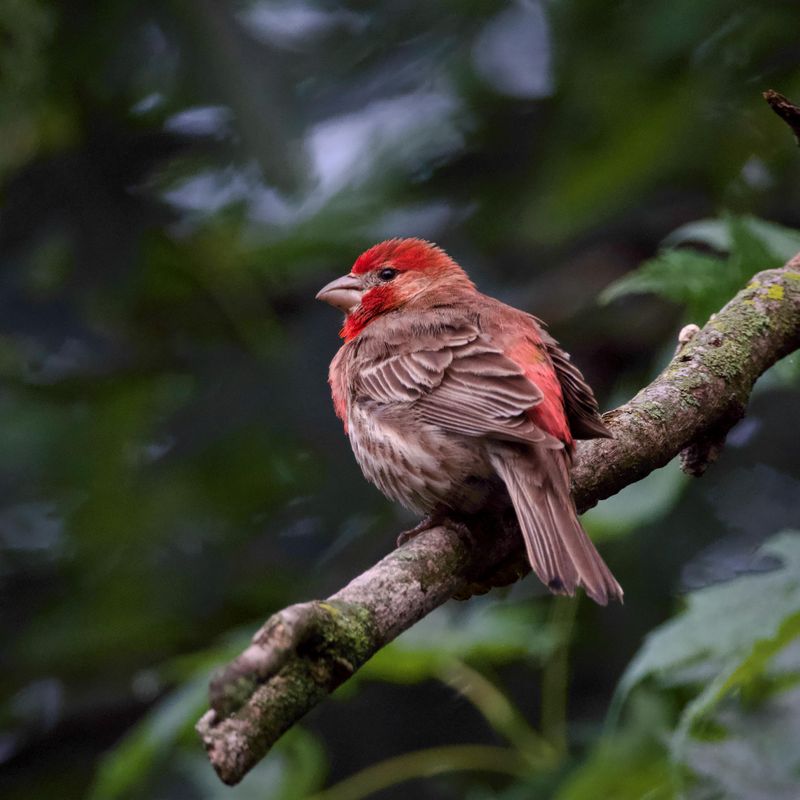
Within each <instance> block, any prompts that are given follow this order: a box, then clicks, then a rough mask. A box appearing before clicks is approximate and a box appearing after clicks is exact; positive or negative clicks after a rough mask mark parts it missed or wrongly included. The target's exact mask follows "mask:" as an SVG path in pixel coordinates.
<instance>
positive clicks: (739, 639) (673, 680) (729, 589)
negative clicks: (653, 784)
mask: <svg viewBox="0 0 800 800" xmlns="http://www.w3.org/2000/svg"><path fill="white" fill-rule="evenodd" d="M761 552H762V553H764V554H765V555H771V556H775V557H777V558H779V559H780V560H781V561H782V562H783V563H782V566H781V567H779V568H778V569H775V570H773V571H771V572H762V573H758V574H749V575H742V576H740V577H738V578H736V579H734V580H732V581H728V582H726V583H723V584H719V585H715V586H709V587H706V588H704V589H700V590H699V591H696V592H692V593H691V594H690V595H689V596H688V598H687V607H686V610H685V611H684V612H683V613H682V614H681V615H680V616H678V617H677V618H675V619H673V620H671V621H670V622H668V623H666V624H665V625H662V626H661V627H660V628H657V629H656V630H655V631H654V632H652V633H651V634H650V635H649V636H648V637H647V639H646V640H645V643H644V646H643V647H642V649H641V650H640V651H639V653H638V655H637V656H636V657H635V658H634V660H633V661H632V662H631V664H630V666H629V667H628V669H627V670H626V672H625V675H624V676H623V678H622V681H621V682H620V685H619V689H618V696H617V700H618V701H620V700H622V699H624V697H625V696H626V695H627V694H628V693H629V692H630V690H631V689H632V688H633V687H634V686H635V685H637V684H638V683H640V682H641V681H643V680H644V679H645V678H648V677H652V678H654V679H655V680H656V681H658V682H659V683H661V684H662V685H666V686H674V685H693V684H697V683H701V682H703V681H706V680H711V679H713V678H715V677H717V676H719V675H720V674H721V672H723V671H725V670H728V669H730V670H734V672H731V676H733V675H734V674H736V673H735V670H738V669H743V668H746V665H747V664H748V663H749V662H748V661H747V659H748V658H750V657H751V656H752V653H753V648H754V647H755V645H756V643H757V642H760V641H762V640H764V641H768V640H770V639H772V638H773V637H776V636H778V634H779V631H781V629H782V626H783V625H784V624H787V620H789V619H790V618H792V615H794V614H795V613H796V612H797V609H798V608H800V533H798V532H797V531H786V532H784V533H781V534H778V535H777V536H775V537H773V538H772V539H771V540H770V541H769V542H768V543H767V544H765V545H764V546H763V547H762V549H761ZM726 680H727V679H726Z"/></svg>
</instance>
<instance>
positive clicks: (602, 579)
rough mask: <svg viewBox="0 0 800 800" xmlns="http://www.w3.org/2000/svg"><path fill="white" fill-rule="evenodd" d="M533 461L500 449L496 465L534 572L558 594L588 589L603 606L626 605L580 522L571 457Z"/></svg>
mask: <svg viewBox="0 0 800 800" xmlns="http://www.w3.org/2000/svg"><path fill="white" fill-rule="evenodd" d="M537 449H538V448H537ZM532 455H533V454H531V453H526V454H524V455H523V454H522V453H521V452H520V451H519V450H513V449H512V448H510V447H507V446H506V447H502V446H498V447H495V448H494V450H493V451H492V454H491V461H492V466H493V467H494V468H495V470H496V471H497V474H498V475H499V476H500V477H501V478H502V480H503V482H504V483H505V485H506V488H507V489H508V494H509V496H510V497H511V502H512V504H513V506H514V510H515V511H516V513H517V519H518V520H519V525H520V528H521V530H522V535H523V538H524V540H525V549H526V550H527V552H528V560H529V561H530V564H531V566H532V567H533V570H534V572H535V573H536V574H537V575H538V576H539V579H540V580H541V581H542V582H543V583H544V584H545V585H546V586H547V587H549V589H550V590H551V591H553V592H555V593H556V594H570V595H571V594H574V593H575V588H576V587H577V586H583V587H584V589H585V590H586V594H588V595H589V597H591V598H592V600H594V601H595V602H596V603H600V605H606V603H608V601H609V600H612V599H615V600H622V588H621V587H620V585H619V584H618V583H617V581H616V580H615V579H614V576H613V575H612V574H611V570H609V568H608V567H607V566H606V564H605V562H604V561H603V559H602V557H601V556H600V554H599V553H598V552H597V550H596V548H595V546H594V545H593V544H592V542H591V540H590V539H589V537H588V536H587V535H586V532H585V531H584V530H583V528H582V527H581V524H580V522H579V521H578V515H577V513H576V511H575V505H574V504H573V502H572V498H571V497H570V494H569V467H568V464H569V461H568V459H569V456H568V454H567V453H566V452H564V451H562V452H553V451H552V450H541V449H539V452H538V453H536V454H535V455H533V457H531V456H532Z"/></svg>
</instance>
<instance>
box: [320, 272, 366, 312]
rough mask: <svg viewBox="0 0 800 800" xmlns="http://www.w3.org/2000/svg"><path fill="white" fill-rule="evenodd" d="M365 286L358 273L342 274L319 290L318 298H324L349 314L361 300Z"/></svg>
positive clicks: (326, 301)
mask: <svg viewBox="0 0 800 800" xmlns="http://www.w3.org/2000/svg"><path fill="white" fill-rule="evenodd" d="M363 292H364V287H363V286H362V284H361V278H359V277H358V276H357V275H342V277H341V278H337V279H336V280H335V281H331V282H330V283H329V284H328V285H327V286H323V287H322V289H320V290H319V291H318V292H317V300H322V301H323V302H325V303H328V304H329V305H332V306H333V307H334V308H338V309H340V310H341V311H344V313H345V314H349V313H350V312H351V311H352V310H353V309H354V308H355V307H356V306H357V305H358V304H359V303H360V302H361V295H362V294H363Z"/></svg>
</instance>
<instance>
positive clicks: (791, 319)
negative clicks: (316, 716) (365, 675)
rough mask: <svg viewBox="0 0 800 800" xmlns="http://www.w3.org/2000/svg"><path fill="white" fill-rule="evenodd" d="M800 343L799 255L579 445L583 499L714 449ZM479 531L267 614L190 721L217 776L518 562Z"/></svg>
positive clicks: (395, 556) (433, 537)
mask: <svg viewBox="0 0 800 800" xmlns="http://www.w3.org/2000/svg"><path fill="white" fill-rule="evenodd" d="M798 347H800V255H798V256H796V257H795V258H794V259H792V261H790V262H789V263H788V264H786V265H785V266H784V267H781V268H780V269H774V270H769V271H766V272H761V273H759V274H758V275H756V276H755V277H754V278H753V280H752V281H751V282H750V284H748V286H747V287H746V288H745V289H743V290H742V291H741V292H739V294H737V295H736V297H734V298H733V300H731V301H730V302H729V303H728V304H727V305H726V306H725V308H723V309H722V310H721V311H720V312H719V313H718V314H716V315H715V316H714V317H712V319H711V320H710V321H709V322H708V324H707V325H706V326H705V327H704V328H703V329H702V330H699V331H697V332H696V333H694V335H693V336H691V338H690V339H689V340H688V341H686V342H685V343H682V346H680V347H679V350H678V352H677V353H676V355H675V357H674V358H673V359H672V361H671V362H670V364H669V365H668V366H667V367H666V369H665V370H664V371H663V372H662V373H661V375H659V376H658V378H656V380H655V381H653V383H651V384H650V385H649V386H647V387H646V388H644V389H642V391H640V392H639V394H637V395H636V397H634V398H633V399H632V400H631V401H630V402H629V403H626V404H625V405H624V406H622V407H620V408H618V409H616V410H614V411H612V412H610V413H608V414H606V415H605V417H604V419H605V421H606V423H607V424H608V426H609V428H610V429H611V431H612V432H613V434H614V438H613V439H598V440H593V441H590V442H581V443H580V444H579V446H578V451H577V458H576V463H575V468H574V470H573V490H574V495H575V499H576V502H577V505H578V509H579V510H580V511H585V510H586V509H588V508H590V507H592V506H594V505H595V504H596V503H597V502H598V501H599V500H602V499H603V498H606V497H609V496H610V495H612V494H615V493H616V492H618V491H620V489H622V488H624V487H625V486H627V485H628V484H631V483H633V482H635V481H638V480H640V479H641V478H643V477H645V475H647V474H648V473H649V472H651V471H652V470H654V469H656V468H658V467H661V466H663V465H665V464H666V463H667V462H669V461H670V460H671V459H673V458H674V457H675V456H676V455H678V454H679V453H681V452H682V451H685V450H687V448H691V447H695V448H696V450H697V453H695V455H694V456H692V458H687V459H686V461H687V462H689V465H690V467H691V464H692V463H694V462H695V461H697V460H698V459H699V460H700V461H702V460H703V459H704V458H706V457H707V456H708V455H709V454H711V453H712V450H715V451H718V450H719V449H720V447H721V444H722V442H723V441H724V437H725V434H726V433H727V432H728V430H729V429H730V428H731V426H732V425H733V424H734V423H735V422H736V421H737V420H739V419H740V418H741V417H742V416H743V414H744V409H745V406H746V405H747V400H748V398H749V395H750V392H751V389H752V387H753V384H754V383H755V381H756V379H757V378H758V377H759V376H760V375H761V374H762V373H763V372H764V371H765V370H767V369H768V368H769V367H770V366H772V365H773V364H774V363H775V362H776V361H778V360H779V359H780V358H782V357H783V356H785V355H787V354H788V353H790V352H792V351H793V350H795V349H797V348H798ZM708 443H713V444H714V446H715V447H714V448H711V447H710V446H707V444H708ZM698 454H699V455H698ZM703 454H706V455H705V456H704V455H703ZM693 471H695V472H698V470H697V469H695V470H693ZM475 528H476V529H475V531H474V533H475V538H476V540H477V541H475V542H471V543H470V542H467V541H466V540H465V539H464V538H463V537H460V536H459V535H458V534H457V533H455V532H454V531H452V530H450V529H448V528H444V527H437V528H433V529H431V530H429V531H426V532H425V533H423V534H421V535H419V536H418V537H416V538H415V539H413V540H412V541H411V542H409V543H408V544H405V545H404V546H402V547H400V548H398V549H397V550H395V551H393V552H392V553H390V554H389V555H388V556H386V557H385V558H384V559H383V560H381V561H380V562H379V563H378V564H376V565H375V566H374V567H372V568H371V569H369V570H367V571H366V572H365V573H363V574H362V575H360V576H359V577H357V578H355V580H353V581H352V582H351V583H349V584H348V585H347V586H345V587H344V589H342V590H341V591H339V592H337V593H336V594H334V595H333V596H332V597H330V598H329V599H328V600H326V601H320V600H313V601H310V602H307V603H300V604H298V605H294V606H290V607H289V608H286V609H284V610H283V611H280V612H278V613H277V614H275V615H273V616H272V617H270V619H269V620H267V622H266V623H265V624H264V626H263V627H262V628H261V629H260V630H259V631H258V632H257V633H256V634H255V636H254V637H253V641H252V644H251V645H250V646H249V647H248V648H247V649H246V650H245V651H244V652H243V653H242V654H241V655H240V656H238V658H236V659H235V660H234V661H233V662H232V663H230V664H229V665H228V666H227V667H225V668H224V669H222V670H221V671H220V672H219V673H218V674H217V675H216V676H215V678H214V679H213V680H212V683H211V688H210V700H211V710H210V711H208V712H206V714H204V716H203V717H202V718H201V719H200V721H199V722H198V724H197V731H198V733H199V734H200V736H201V737H202V739H203V742H204V744H205V746H206V749H207V751H208V756H209V759H210V760H211V763H212V764H213V766H214V768H215V769H216V771H217V773H218V774H219V776H220V778H221V779H222V780H223V781H224V782H225V783H228V784H234V783H237V782H238V781H239V780H241V778H242V777H243V776H244V775H245V774H246V773H247V771H248V770H249V769H251V768H252V767H253V766H254V765H255V764H256V763H257V762H258V761H259V760H260V759H261V758H263V757H264V755H266V753H267V752H268V751H269V749H270V747H271V746H272V745H273V744H274V743H275V741H276V740H277V739H278V738H279V737H280V736H281V734H283V733H284V732H285V731H286V730H287V729H288V728H289V727H291V726H292V725H293V724H294V723H295V722H296V721H297V720H299V719H300V718H301V717H302V716H303V715H304V714H305V713H306V712H308V711H309V710H310V709H312V708H313V707H314V706H315V705H316V704H317V703H319V702H320V701H321V700H323V699H324V698H325V697H326V695H328V694H329V693H330V692H332V691H333V690H334V689H335V688H336V687H337V686H339V685H340V684H341V683H343V682H344V681H345V680H347V679H348V678H349V677H350V676H351V675H352V674H353V673H354V672H355V671H356V670H357V669H358V668H359V667H360V666H361V665H362V664H363V663H364V662H365V661H366V660H367V659H368V658H370V656H372V655H373V654H374V653H375V652H377V651H378V650H379V649H380V648H382V647H383V646H384V645H386V644H387V643H388V642H390V641H391V640H392V639H394V638H395V637H396V636H397V635H398V634H400V633H401V632H402V631H404V630H406V629H407V628H409V627H410V626H411V625H413V624H414V623H415V622H417V621H418V620H419V619H421V618H422V617H424V616H425V615H426V614H428V613H430V612H431V611H432V610H433V609H434V608H436V607H437V606H439V605H441V604H442V603H444V602H445V601H446V600H447V599H448V598H450V597H452V596H453V595H454V594H462V595H463V594H468V593H469V589H470V586H471V585H472V584H473V582H475V581H476V580H478V581H479V580H480V579H481V577H482V576H483V577H484V578H485V576H486V574H487V573H489V574H490V573H491V572H492V571H493V570H494V571H496V570H497V568H498V565H501V564H502V563H503V562H504V561H505V562H508V561H509V560H512V561H513V559H514V558H516V556H517V553H518V552H519V549H520V543H521V537H520V535H519V531H518V529H517V528H516V525H515V523H512V522H511V521H509V520H508V519H504V520H488V521H487V520H484V521H483V522H482V523H480V524H477V525H476V526H475Z"/></svg>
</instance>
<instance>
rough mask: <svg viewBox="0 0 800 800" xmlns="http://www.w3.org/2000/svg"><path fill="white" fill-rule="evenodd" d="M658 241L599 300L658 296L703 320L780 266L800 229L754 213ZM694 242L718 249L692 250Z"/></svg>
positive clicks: (799, 238) (798, 242)
mask: <svg viewBox="0 0 800 800" xmlns="http://www.w3.org/2000/svg"><path fill="white" fill-rule="evenodd" d="M662 244H663V246H662V250H661V251H660V253H659V254H658V255H657V256H656V257H655V258H652V259H650V260H648V261H645V262H644V263H643V264H642V265H641V266H640V267H639V268H638V269H636V270H634V271H633V272H631V273H629V274H628V275H625V276H623V277H622V278H620V279H619V280H618V281H616V282H614V283H612V284H611V285H610V286H608V287H607V288H606V289H605V291H604V292H603V293H602V294H601V295H600V302H602V303H609V302H611V301H612V300H615V299H617V298H618V297H623V296H625V295H629V294H646V293H650V294H657V295H660V296H661V297H664V298H666V299H667V300H672V301H673V302H676V303H679V304H681V305H683V306H685V308H686V315H687V318H688V319H691V320H692V321H694V322H698V323H702V322H705V320H706V319H708V317H709V315H710V314H712V313H713V312H714V311H715V310H717V309H718V308H720V307H721V306H723V305H724V304H725V303H726V302H727V301H728V300H729V299H730V298H731V297H732V296H733V295H734V294H735V293H736V292H737V291H738V290H739V289H741V288H742V286H743V285H744V284H745V283H746V281H747V279H748V278H749V277H751V276H752V275H753V274H754V273H756V272H759V271H761V270H764V269H770V268H772V267H777V266H780V265H781V264H783V263H784V262H785V261H787V260H788V259H789V258H791V257H792V256H793V255H795V254H796V253H797V252H798V251H800V231H795V230H792V229H790V228H784V227H783V226H781V225H777V224H775V223H773V222H766V221H765V220H761V219H757V218H756V217H751V216H734V215H726V216H724V217H722V218H720V219H704V220H698V221H696V222H691V223H689V224H687V225H684V226H682V227H680V228H678V229H677V230H675V231H673V233H671V234H670V235H669V236H668V237H667V238H666V239H665V240H664V242H663V243H662ZM698 244H699V245H703V246H705V247H706V248H709V249H711V250H712V251H716V252H712V253H708V252H700V251H698V250H695V249H692V248H691V245H698ZM724 254H727V258H724V257H723V255H724Z"/></svg>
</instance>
